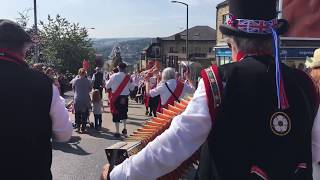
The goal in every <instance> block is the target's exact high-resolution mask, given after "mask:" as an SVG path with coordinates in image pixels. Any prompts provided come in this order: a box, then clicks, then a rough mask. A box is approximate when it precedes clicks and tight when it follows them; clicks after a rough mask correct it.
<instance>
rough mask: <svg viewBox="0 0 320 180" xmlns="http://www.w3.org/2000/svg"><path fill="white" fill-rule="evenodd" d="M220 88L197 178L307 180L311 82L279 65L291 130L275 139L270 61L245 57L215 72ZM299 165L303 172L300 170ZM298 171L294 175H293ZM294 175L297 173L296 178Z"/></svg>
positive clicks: (313, 111)
mask: <svg viewBox="0 0 320 180" xmlns="http://www.w3.org/2000/svg"><path fill="white" fill-rule="evenodd" d="M219 73H220V76H221V78H222V81H223V84H224V89H223V95H222V105H221V107H220V109H219V112H218V114H217V117H216V119H215V124H214V126H213V128H212V131H211V133H210V135H209V137H208V139H207V143H206V144H205V145H204V146H203V148H202V154H201V161H200V168H199V177H200V179H202V180H203V179H210V180H214V179H219V180H248V179H261V178H260V177H259V176H257V175H256V174H252V173H250V172H251V170H252V169H251V168H252V167H254V166H256V167H259V168H260V169H262V170H263V171H264V172H265V173H266V174H267V175H268V177H269V179H270V180H295V179H296V180H298V179H301V180H310V179H312V175H311V174H312V164H311V156H312V154H311V130H312V126H313V120H314V118H315V114H316V111H317V106H318V104H317V102H316V98H315V91H314V86H313V84H312V81H310V79H309V77H308V76H307V75H306V74H304V73H303V72H301V71H299V70H295V69H291V68H289V67H287V66H285V65H282V73H283V77H284V82H285V88H286V93H287V97H288V101H289V105H290V108H289V109H287V110H284V111H283V112H284V113H285V114H287V115H288V116H289V118H290V122H291V129H290V131H289V133H288V134H287V135H284V136H279V135H277V134H276V133H274V131H273V130H272V128H271V125H272V124H273V122H272V120H271V119H272V118H271V117H272V115H273V114H274V113H276V112H278V111H279V110H278V108H277V99H276V97H277V96H276V84H275V65H274V63H273V60H272V58H271V57H247V58H245V59H244V60H243V61H241V62H238V63H233V64H227V65H224V66H221V67H219ZM301 163H306V164H307V169H299V170H297V168H298V166H299V165H301ZM296 170H297V171H296ZM295 172H296V173H295Z"/></svg>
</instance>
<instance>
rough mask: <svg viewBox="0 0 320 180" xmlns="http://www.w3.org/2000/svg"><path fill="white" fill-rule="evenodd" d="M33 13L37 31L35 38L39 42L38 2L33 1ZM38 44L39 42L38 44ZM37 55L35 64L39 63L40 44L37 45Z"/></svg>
mask: <svg viewBox="0 0 320 180" xmlns="http://www.w3.org/2000/svg"><path fill="white" fill-rule="evenodd" d="M33 12H34V29H35V36H36V38H37V40H38V39H39V36H38V20H37V0H33ZM36 43H37V42H36ZM35 51H36V52H35V53H36V54H35V55H36V60H35V62H38V61H39V47H38V44H36V45H35Z"/></svg>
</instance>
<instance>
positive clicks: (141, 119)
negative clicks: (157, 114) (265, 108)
mask: <svg viewBox="0 0 320 180" xmlns="http://www.w3.org/2000/svg"><path fill="white" fill-rule="evenodd" d="M151 118H152V117H145V118H133V117H129V118H128V120H133V121H146V120H148V119H151Z"/></svg>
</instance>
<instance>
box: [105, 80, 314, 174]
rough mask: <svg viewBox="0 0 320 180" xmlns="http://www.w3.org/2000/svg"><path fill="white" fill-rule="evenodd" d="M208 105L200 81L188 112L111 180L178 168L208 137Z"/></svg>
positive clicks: (130, 159) (117, 167)
mask: <svg viewBox="0 0 320 180" xmlns="http://www.w3.org/2000/svg"><path fill="white" fill-rule="evenodd" d="M207 103H208V100H207V96H206V91H205V86H204V82H203V80H200V82H199V88H198V89H197V90H196V92H195V94H194V97H193V99H192V100H191V102H190V103H189V105H188V107H187V109H186V110H185V111H184V112H183V113H182V114H181V115H179V116H177V117H175V118H174V119H173V120H172V123H171V126H170V127H169V129H168V130H166V131H165V132H164V133H163V134H161V135H160V136H158V137H157V138H156V139H155V140H154V141H152V142H150V143H149V144H148V145H147V146H146V147H145V148H144V149H143V150H142V151H141V152H139V153H138V154H136V155H134V156H131V157H130V158H128V159H127V160H125V161H124V162H123V163H122V164H120V165H118V166H116V167H115V168H114V169H113V170H112V171H111V174H110V178H111V180H141V179H146V180H154V179H156V178H158V177H160V176H163V175H165V174H167V173H169V172H171V171H172V170H174V169H175V168H177V167H178V166H179V165H180V164H181V163H182V162H183V161H184V160H186V159H187V158H189V157H190V156H191V155H192V154H193V153H194V152H195V151H196V150H197V149H198V148H199V147H200V146H201V145H202V144H203V143H204V142H205V140H206V139H207V136H208V135H209V133H210V130H211V125H212V124H211V117H210V114H209V109H208V106H207ZM319 112H320V111H318V115H317V118H316V119H315V125H314V128H313V132H312V133H313V139H312V142H313V160H314V161H317V162H319V161H320V159H319V158H320V125H319V123H320V120H319V118H320V113H319Z"/></svg>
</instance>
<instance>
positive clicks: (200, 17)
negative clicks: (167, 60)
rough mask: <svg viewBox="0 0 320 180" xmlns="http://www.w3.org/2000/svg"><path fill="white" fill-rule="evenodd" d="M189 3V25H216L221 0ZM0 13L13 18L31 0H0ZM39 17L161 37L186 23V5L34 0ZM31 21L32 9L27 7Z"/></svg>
mask: <svg viewBox="0 0 320 180" xmlns="http://www.w3.org/2000/svg"><path fill="white" fill-rule="evenodd" d="M182 1H184V2H187V3H189V5H190V7H189V27H192V26H195V25H209V26H211V27H213V28H215V19H216V18H215V15H216V5H217V4H218V3H220V2H221V1H222V0H182ZM0 2H1V6H0V17H1V18H6V19H11V20H15V19H16V18H17V17H19V16H18V12H22V11H24V10H26V9H32V8H33V0H0ZM37 3H38V19H39V20H46V17H47V15H48V14H50V15H52V16H55V15H56V14H60V15H62V16H63V17H66V18H67V19H68V20H70V21H71V22H79V23H80V24H81V25H82V26H85V27H87V28H91V27H94V28H95V29H93V30H89V35H90V37H93V38H122V37H163V36H169V35H172V34H174V33H176V32H179V31H182V30H183V29H184V28H185V26H186V19H185V18H186V8H185V7H184V6H182V5H180V4H172V3H170V1H169V0H37ZM29 16H30V17H31V20H30V23H33V10H30V11H29Z"/></svg>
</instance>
